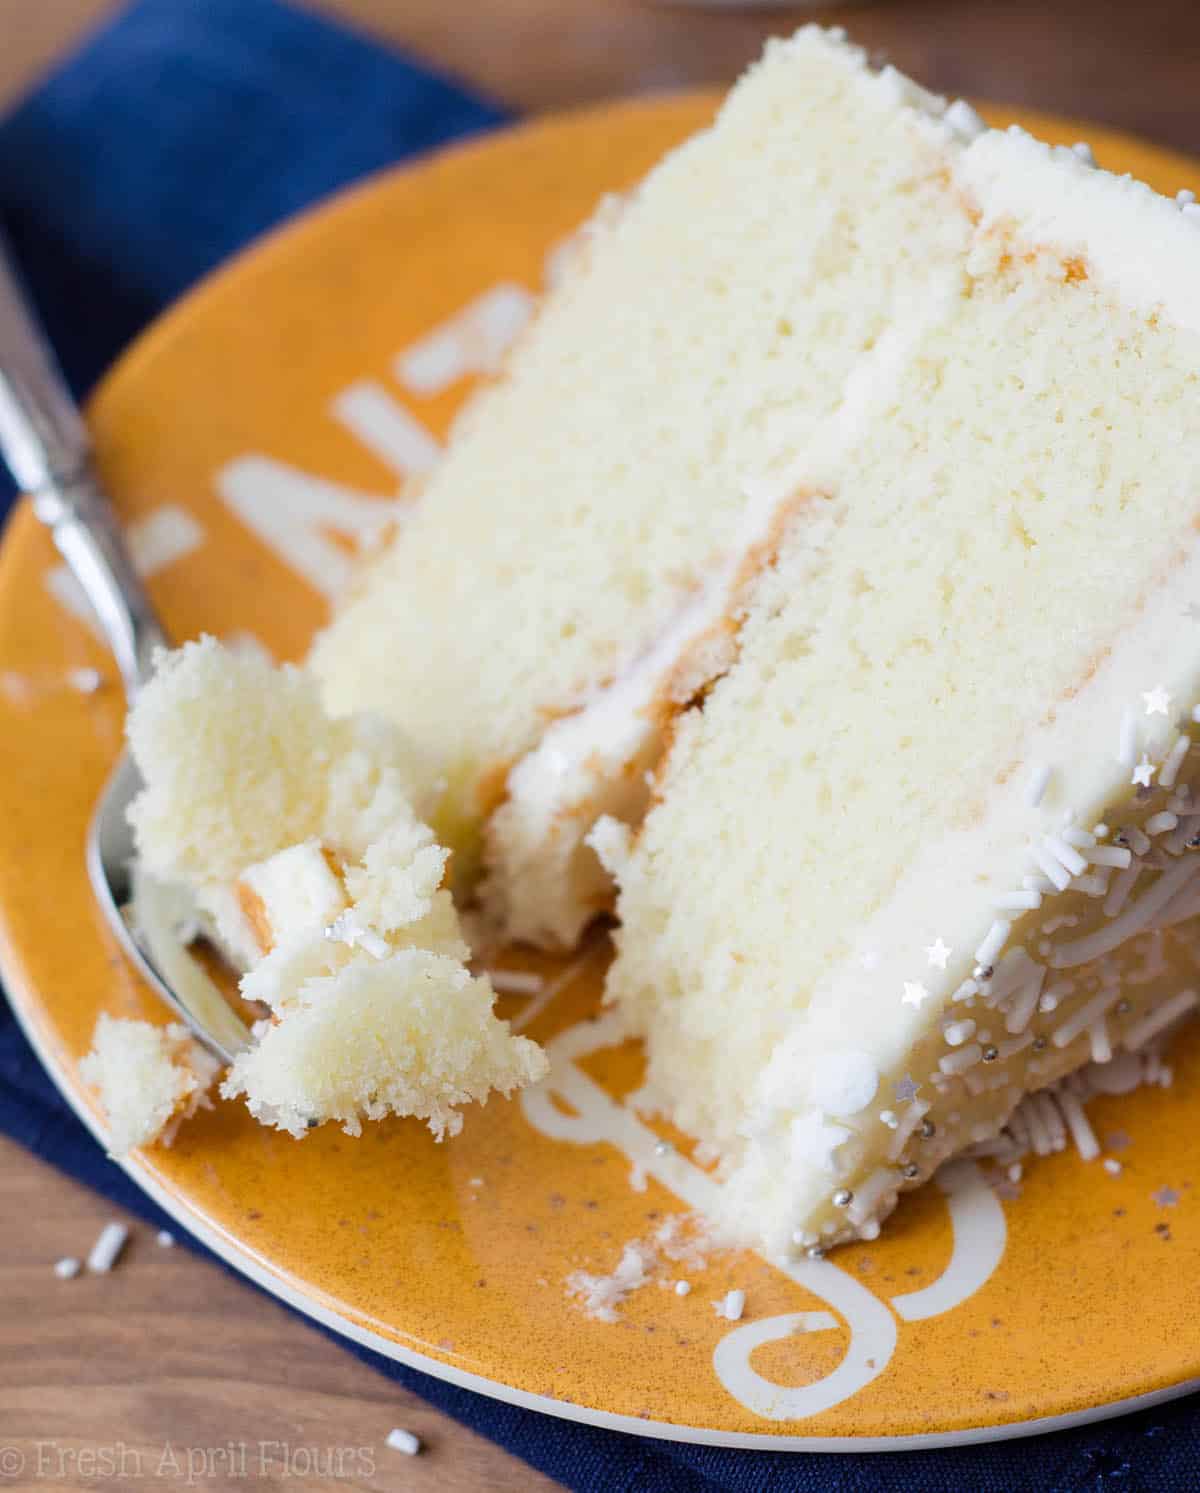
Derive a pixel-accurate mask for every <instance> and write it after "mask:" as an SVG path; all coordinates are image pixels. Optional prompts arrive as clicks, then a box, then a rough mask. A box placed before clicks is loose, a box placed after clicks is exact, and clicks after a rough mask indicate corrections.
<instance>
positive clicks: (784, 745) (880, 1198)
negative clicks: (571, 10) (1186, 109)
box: [597, 41, 1200, 1249]
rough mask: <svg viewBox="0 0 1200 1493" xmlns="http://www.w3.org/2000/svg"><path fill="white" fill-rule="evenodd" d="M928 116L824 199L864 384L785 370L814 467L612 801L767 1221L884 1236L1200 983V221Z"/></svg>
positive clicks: (795, 113) (637, 969)
mask: <svg viewBox="0 0 1200 1493" xmlns="http://www.w3.org/2000/svg"><path fill="white" fill-rule="evenodd" d="M803 45H804V47H805V48H806V49H809V48H811V47H812V46H813V45H814V43H812V42H811V41H809V42H805V43H804V44H803ZM784 50H785V52H786V51H787V50H788V49H787V48H785V49H784ZM850 65H851V64H850V62H849V59H848V57H847V55H846V54H840V60H839V61H838V62H837V63H835V64H833V67H834V71H835V72H836V73H837V74H838V75H839V76H840V75H841V74H842V73H843V72H844V70H845V69H846V68H847V67H848V66H850ZM762 82H763V75H761V74H759V75H752V77H751V78H750V80H749V81H748V83H746V84H743V85H742V86H743V88H746V89H749V90H754V89H757V88H759V87H760V86H762ZM877 86H878V85H877V84H872V83H869V82H868V81H867V80H866V76H865V74H862V76H861V81H860V83H858V84H857V85H855V86H854V87H852V88H850V89H848V90H847V91H846V92H845V93H844V94H843V95H842V97H841V99H840V101H839V105H838V107H836V108H830V107H829V101H826V105H825V107H824V108H823V110H822V113H821V115H820V117H819V118H817V117H815V116H810V115H809V114H808V112H807V111H808V101H807V100H803V99H799V98H797V99H796V100H794V101H793V102H792V103H791V104H790V105H789V106H788V108H787V109H786V110H784V111H783V112H782V113H781V114H780V115H779V116H778V120H777V129H778V134H779V137H780V139H781V141H782V140H787V141H788V142H789V143H790V142H792V141H793V140H794V139H795V138H796V134H797V132H800V133H802V132H803V131H805V130H812V131H814V132H816V131H819V132H822V133H823V134H824V135H825V136H826V137H827V138H828V139H829V141H830V142H835V141H847V142H851V141H854V140H856V139H858V138H860V137H861V136H862V135H863V134H864V133H872V134H873V133H874V130H875V125H874V120H873V118H872V117H871V116H869V115H868V114H867V113H866V112H865V111H864V108H863V106H862V102H861V101H862V100H863V99H864V98H867V97H873V96H874V92H873V90H874V89H875V88H876V87H877ZM891 107H892V110H893V112H894V114H895V115H896V117H897V119H899V118H901V117H904V116H906V115H912V114H913V112H914V105H913V104H911V103H910V102H907V101H905V99H904V98H903V97H902V96H901V95H899V94H897V95H896V97H895V100H894V102H893V104H892V106H891ZM915 107H916V108H917V109H920V108H921V107H922V105H921V104H920V103H918V104H917V105H916V106H915ZM913 127H914V128H916V126H915V124H914V126H913ZM790 148H792V149H796V150H799V151H801V152H802V153H803V151H804V147H803V146H802V145H800V146H791V147H790ZM834 148H835V147H834V145H833V144H832V143H831V145H830V149H831V150H832V149H834ZM937 156H938V160H939V166H938V169H937V170H936V171H935V172H934V173H933V174H932V175H931V176H930V178H929V179H927V180H923V181H922V183H921V189H920V190H921V204H922V205H921V214H920V221H917V222H914V221H913V219H912V217H911V216H910V212H911V198H912V190H911V187H910V185H909V184H908V183H907V182H905V181H904V180H902V179H900V178H892V179H887V178H886V177H880V176H878V175H876V176H869V175H858V176H857V177H856V179H855V181H854V182H853V184H852V185H843V187H842V188H841V191H842V192H843V193H844V194H847V195H849V194H852V193H853V194H856V196H857V199H858V208H857V210H856V211H851V212H850V213H849V214H848V215H846V214H844V213H843V212H842V209H841V208H840V206H839V207H833V208H830V209H829V211H830V212H832V213H833V214H834V215H835V219H836V220H838V221H841V222H842V223H843V225H849V224H853V223H854V222H855V221H857V218H856V213H857V215H861V217H862V218H863V219H866V218H867V217H870V216H873V217H874V218H875V220H876V222H877V224H878V225H880V227H881V230H882V234H883V246H881V245H880V244H878V243H868V244H863V243H862V242H861V241H859V240H858V238H857V237H856V236H855V235H854V234H853V230H852V229H849V228H848V229H847V231H849V232H851V237H850V239H849V240H847V241H845V242H844V243H843V246H842V247H843V252H841V253H838V254H831V255H830V256H828V257H827V259H826V260H825V262H824V266H823V274H822V284H823V285H824V286H825V288H826V290H827V291H828V292H829V294H830V295H833V294H835V293H836V295H837V297H838V298H839V304H840V305H841V307H842V308H843V311H842V315H841V316H838V315H835V314H833V312H832V310H830V313H829V314H828V316H827V319H826V321H825V324H824V327H823V329H822V330H821V331H820V332H818V333H816V334H814V333H813V332H812V330H811V329H810V332H809V337H810V341H809V347H808V354H809V356H810V357H811V358H812V360H813V361H814V362H819V361H821V360H822V359H823V357H824V350H825V348H826V347H828V346H832V347H833V348H834V349H836V350H837V352H838V353H839V354H840V353H841V352H843V351H845V349H846V348H847V346H849V345H851V344H853V346H854V372H853V374H852V375H851V377H850V378H849V379H848V380H847V381H846V384H845V385H844V386H843V387H849V388H855V387H857V388H859V389H860V390H862V391H863V393H864V397H867V391H869V399H870V412H869V416H867V417H864V418H847V417H846V416H847V412H848V411H852V410H853V407H854V406H853V402H852V401H851V400H850V399H848V398H843V400H842V402H841V404H840V405H839V408H838V410H837V411H836V414H835V418H834V419H833V420H830V421H827V422H825V424H824V426H823V428H821V429H820V430H818V431H816V432H814V431H813V430H812V428H811V426H810V424H809V423H808V420H807V418H802V419H800V420H797V421H795V422H793V421H792V419H791V416H792V412H793V410H794V408H795V405H793V404H791V403H785V405H784V406H783V408H782V409H781V411H780V424H781V427H782V429H781V434H780V439H779V441H778V443H777V444H776V446H775V447H774V448H773V455H772V460H773V462H774V463H775V466H774V470H775V472H776V474H777V481H778V490H779V491H780V492H781V493H790V494H793V495H796V496H802V497H803V499H804V501H803V502H802V503H800V504H799V505H798V506H797V507H796V509H795V511H794V513H793V515H792V517H791V519H790V521H789V523H788V525H787V527H786V531H785V532H784V533H783V535H782V537H781V539H780V541H779V543H778V544H777V546H776V548H775V552H774V556H773V559H772V562H771V564H770V565H768V566H767V567H765V568H763V569H762V570H761V571H760V573H759V574H758V576H757V578H756V579H755V581H754V584H753V585H752V586H751V587H750V588H749V589H748V590H744V591H743V596H742V612H743V616H742V620H741V623H740V626H739V627H738V631H737V637H736V658H735V660H734V662H733V663H732V665H731V667H729V668H728V669H727V671H726V672H725V673H724V675H723V677H722V678H721V679H720V680H719V681H718V682H717V683H716V684H715V685H714V686H713V688H712V689H711V691H710V692H709V693H708V694H707V695H706V696H705V698H704V699H703V701H702V702H700V703H698V704H697V705H695V706H694V707H693V708H691V709H689V710H687V711H685V712H683V713H682V714H681V715H680V716H679V717H677V719H676V720H675V722H674V725H673V732H672V734H673V744H672V747H671V750H670V753H669V755H668V756H667V758H666V760H665V762H664V764H663V766H662V767H661V770H660V772H659V774H658V776H657V779H656V783H655V789H654V805H653V807H652V809H651V811H650V812H649V814H648V816H647V817H646V819H645V822H644V824H643V826H642V827H641V829H640V831H639V832H638V833H637V835H636V837H635V838H634V839H633V840H632V842H631V841H630V837H629V835H628V833H627V832H623V831H622V830H621V829H620V828H619V827H617V826H612V825H610V826H608V827H607V828H606V830H605V833H604V835H603V836H602V838H601V839H600V840H598V841H597V843H599V844H600V845H601V846H602V848H603V849H604V850H605V853H606V855H607V856H608V858H609V860H610V862H611V863H612V864H613V865H614V866H615V867H616V868H617V869H618V872H619V876H620V881H621V895H620V899H619V907H618V912H619V918H620V923H621V927H620V931H619V933H618V946H619V951H620V952H619V958H618V960H617V962H616V964H615V966H614V968H613V969H612V971H611V974H610V979H609V987H608V990H609V998H610V1000H612V1001H614V1002H616V1003H617V1005H618V1006H619V1007H620V1008H621V1009H622V1010H623V1011H624V1012H625V1014H626V1016H627V1018H628V1022H629V1025H630V1029H631V1030H632V1031H635V1032H638V1033H641V1034H643V1035H644V1036H645V1038H646V1041H647V1047H648V1052H649V1082H650V1085H651V1086H652V1088H653V1089H654V1090H655V1091H656V1092H657V1094H658V1095H659V1097H660V1099H661V1102H662V1103H663V1105H664V1107H665V1108H666V1109H667V1110H668V1111H669V1113H670V1114H671V1116H672V1117H673V1119H674V1120H675V1121H676V1122H677V1123H678V1124H680V1125H681V1126H682V1127H684V1128H685V1129H686V1130H688V1131H690V1132H691V1133H693V1134H696V1135H698V1136H701V1137H703V1138H704V1139H705V1140H707V1141H708V1142H710V1143H711V1144H714V1145H715V1146H717V1147H718V1148H719V1149H720V1150H721V1151H722V1152H723V1154H724V1157H725V1180H726V1187H725V1189H724V1191H725V1198H726V1203H725V1213H726V1220H725V1221H726V1223H727V1224H728V1225H729V1227H730V1229H731V1230H732V1231H733V1232H734V1233H735V1234H736V1235H738V1236H739V1237H742V1238H749V1239H753V1240H756V1241H765V1242H766V1243H767V1244H768V1245H769V1246H770V1247H772V1248H783V1247H787V1246H789V1245H790V1244H793V1243H794V1244H800V1245H804V1246H807V1247H810V1248H813V1249H819V1248H821V1247H822V1246H823V1245H825V1244H827V1243H829V1242H834V1241H838V1240H841V1239H845V1238H849V1237H853V1236H860V1237H871V1236H873V1234H874V1232H877V1230H878V1221H879V1219H880V1218H881V1217H882V1216H883V1215H884V1214H885V1213H886V1212H887V1211H888V1210H889V1209H890V1207H891V1206H892V1205H893V1203H894V1202H895V1199H896V1196H897V1194H898V1192H899V1191H900V1190H901V1189H902V1188H904V1187H909V1186H914V1185H916V1184H918V1183H919V1182H920V1181H922V1180H923V1179H924V1178H926V1177H928V1176H929V1175H930V1173H931V1172H932V1170H933V1169H934V1168H935V1167H936V1166H937V1165H938V1164H939V1163H940V1162H941V1161H942V1160H944V1159H945V1158H946V1157H948V1156H950V1155H953V1154H954V1153H956V1152H958V1151H959V1150H961V1149H963V1148H964V1147H968V1146H970V1145H971V1144H972V1143H979V1142H984V1141H987V1140H988V1139H989V1138H990V1137H992V1136H994V1135H995V1134H996V1133H997V1131H999V1130H1000V1128H1001V1127H1002V1126H1003V1125H1004V1124H1005V1122H1006V1120H1007V1118H1008V1116H1009V1114H1010V1113H1011V1112H1012V1110H1013V1109H1014V1107H1015V1106H1016V1105H1017V1104H1018V1102H1019V1101H1020V1100H1021V1098H1022V1096H1023V1095H1024V1094H1025V1093H1026V1092H1027V1091H1030V1090H1036V1089H1040V1088H1042V1087H1043V1086H1045V1085H1048V1084H1050V1083H1051V1082H1052V1081H1053V1080H1055V1079H1056V1078H1057V1077H1059V1076H1060V1075H1062V1074H1063V1073H1064V1072H1066V1071H1068V1070H1070V1069H1073V1068H1076V1067H1078V1066H1080V1065H1081V1064H1083V1063H1084V1062H1085V1061H1088V1060H1096V1061H1099V1062H1104V1061H1106V1060H1107V1059H1109V1058H1111V1056H1112V1055H1113V1053H1114V1052H1115V1051H1116V1050H1117V1049H1119V1048H1127V1049H1130V1050H1137V1049H1139V1048H1141V1047H1143V1046H1144V1045H1145V1044H1146V1043H1148V1042H1151V1041H1152V1040H1155V1039H1156V1038H1158V1037H1160V1036H1161V1035H1162V1034H1163V1032H1164V1031H1166V1030H1167V1029H1168V1028H1169V1027H1170V1025H1171V1024H1172V1023H1173V1022H1174V1021H1175V1020H1177V1019H1178V1018H1179V1017H1181V1016H1182V1015H1184V1014H1186V1013H1187V1012H1188V1011H1190V1010H1191V1009H1192V1008H1194V1007H1195V1006H1196V1004H1197V996H1196V992H1195V990H1194V989H1193V988H1191V982H1192V981H1193V980H1195V979H1196V976H1195V973H1194V970H1195V963H1194V955H1195V952H1196V930H1195V924H1194V916H1195V914H1196V913H1197V912H1198V911H1200V854H1197V850H1198V849H1200V780H1198V777H1197V754H1196V752H1195V751H1194V749H1193V747H1194V742H1193V738H1194V737H1195V736H1197V735H1200V732H1197V728H1196V726H1195V725H1194V722H1195V721H1196V720H1197V719H1200V713H1198V711H1197V705H1198V702H1200V620H1198V619H1200V541H1198V538H1197V535H1198V533H1200V458H1198V456H1197V452H1198V451H1200V278H1198V276H1197V269H1198V268H1200V225H1198V224H1197V222H1196V221H1195V218H1196V214H1195V212H1194V211H1192V210H1190V209H1188V208H1184V209H1183V210H1182V211H1181V210H1180V208H1179V206H1177V204H1176V203H1174V202H1170V201H1167V200H1165V199H1163V198H1161V197H1158V196H1156V195H1155V194H1154V193H1153V192H1151V191H1150V190H1149V189H1148V188H1146V187H1143V186H1140V185H1138V184H1137V183H1134V182H1132V181H1131V180H1129V179H1117V178H1114V177H1112V176H1109V175H1107V174H1105V173H1104V172H1102V171H1099V170H1095V169H1093V168H1091V167H1090V166H1089V165H1088V164H1086V162H1085V161H1084V160H1081V159H1080V158H1079V155H1077V154H1076V153H1073V152H1071V151H1068V150H1051V149H1049V148H1047V147H1045V146H1043V145H1041V144H1039V143H1037V142H1035V141H1034V140H1032V139H1030V138H1029V137H1028V136H1025V135H1023V134H1021V133H1020V132H1010V133H999V132H986V133H983V134H980V135H978V136H977V137H975V138H974V139H972V140H970V141H955V140H949V139H947V140H945V141H944V142H943V143H942V144H941V145H940V146H938V148H937ZM850 169H851V170H853V168H850ZM825 185H826V184H825V182H824V181H823V179H822V178H821V177H820V176H819V175H814V176H813V178H812V186H811V190H810V192H809V193H808V194H807V196H806V206H807V211H808V213H809V214H810V216H812V217H814V218H815V217H817V216H819V215H821V214H822V213H824V212H825V211H826V208H825V205H824V191H825ZM714 190H717V188H716V187H714ZM770 231H771V230H770V229H767V228H764V232H767V233H769V232H770ZM885 264H886V265H889V266H890V267H891V269H890V274H891V276H892V278H891V280H890V282H889V283H890V287H891V289H890V295H891V304H890V309H889V310H888V311H887V313H886V314H880V315H878V316H877V318H876V320H875V330H874V336H873V340H872V342H871V344H870V346H869V347H864V346H862V345H860V344H859V342H858V339H857V338H856V337H853V336H852V335H850V333H849V328H850V327H852V326H853V325H854V324H855V322H856V320H857V318H858V317H859V316H860V315H861V312H862V306H861V301H860V293H861V292H863V291H864V290H868V289H869V288H870V287H872V286H874V285H875V284H876V281H877V277H878V276H879V274H880V272H881V268H882V266H883V265H885ZM748 335H749V334H748ZM758 335H759V336H760V337H761V333H760V334H758ZM747 356H748V359H749V361H752V360H753V358H752V355H747ZM742 397H743V399H744V400H746V401H747V402H749V398H750V396H749V395H748V394H747V393H746V392H745V391H743V393H742ZM805 397H806V396H805V392H804V391H803V390H802V389H798V390H797V391H796V395H795V398H796V400H797V401H798V402H799V401H801V400H804V399H805ZM764 444H765V442H764V443H761V444H760V442H759V440H758V439H756V440H754V441H752V442H748V444H747V455H746V458H745V459H746V460H747V461H750V460H752V459H753V454H754V452H755V451H756V450H761V449H762V448H763V445H764Z"/></svg>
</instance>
